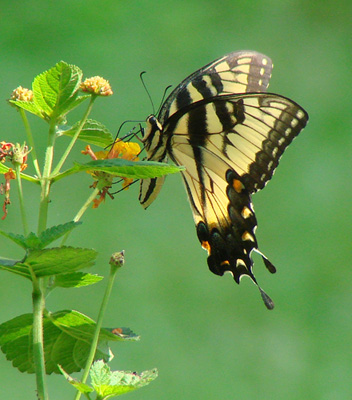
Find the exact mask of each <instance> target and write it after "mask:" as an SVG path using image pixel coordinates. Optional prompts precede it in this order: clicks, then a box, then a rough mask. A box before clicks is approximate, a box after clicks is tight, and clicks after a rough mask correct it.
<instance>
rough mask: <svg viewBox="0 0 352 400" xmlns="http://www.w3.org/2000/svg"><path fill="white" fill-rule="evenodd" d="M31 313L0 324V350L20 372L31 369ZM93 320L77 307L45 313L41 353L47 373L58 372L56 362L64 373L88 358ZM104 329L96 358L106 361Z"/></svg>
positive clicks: (108, 357) (80, 365)
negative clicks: (75, 309)
mask: <svg viewBox="0 0 352 400" xmlns="http://www.w3.org/2000/svg"><path fill="white" fill-rule="evenodd" d="M32 325H33V315H32V314H24V315H20V316H18V317H16V318H14V319H12V320H10V321H7V322H5V323H3V324H1V325H0V346H1V350H2V352H3V353H4V354H5V355H6V358H7V359H8V360H9V361H12V364H13V366H14V367H16V368H18V369H19V370H20V371H21V372H28V373H34V363H33V352H32V341H33V337H32V328H33V326H32ZM95 326H96V324H95V322H94V321H93V320H92V319H91V318H89V317H87V316H86V315H84V314H81V313H79V312H78V311H71V310H65V311H59V312H56V313H53V314H48V315H44V318H43V329H44V353H45V362H46V364H45V367H46V373H47V374H51V373H59V369H58V364H59V365H61V366H62V368H63V369H64V370H65V371H66V372H67V373H72V372H78V371H80V370H81V369H82V368H83V367H84V365H85V363H86V361H87V358H88V354H89V349H90V343H91V340H92V338H93V333H94V330H95ZM106 337H107V335H106V331H105V329H102V330H101V335H100V337H99V344H98V349H97V352H96V355H95V359H96V360H97V359H104V360H105V361H109V360H110V359H111V357H112V355H111V351H110V349H109V347H108V345H107V339H106Z"/></svg>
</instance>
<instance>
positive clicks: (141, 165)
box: [74, 158, 184, 179]
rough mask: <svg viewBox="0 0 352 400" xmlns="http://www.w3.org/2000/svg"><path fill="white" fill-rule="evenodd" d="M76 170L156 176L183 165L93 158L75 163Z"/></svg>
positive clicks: (175, 170) (134, 175)
mask: <svg viewBox="0 0 352 400" xmlns="http://www.w3.org/2000/svg"><path fill="white" fill-rule="evenodd" d="M74 169H75V172H80V171H100V172H106V173H109V174H111V175H115V176H123V177H125V178H132V179H146V178H155V177H160V176H163V175H167V174H175V173H177V172H180V171H181V170H182V169H184V168H183V167H178V166H176V165H169V164H163V163H159V162H155V161H129V160H124V159H122V158H111V159H107V160H93V161H90V162H88V163H86V164H80V163H75V167H74Z"/></svg>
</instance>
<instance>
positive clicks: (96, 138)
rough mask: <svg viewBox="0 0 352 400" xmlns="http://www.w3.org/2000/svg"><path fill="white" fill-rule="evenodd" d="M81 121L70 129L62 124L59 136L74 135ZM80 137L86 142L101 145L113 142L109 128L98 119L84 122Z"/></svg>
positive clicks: (58, 132) (104, 145)
mask: <svg viewBox="0 0 352 400" xmlns="http://www.w3.org/2000/svg"><path fill="white" fill-rule="evenodd" d="M79 124H80V123H79V122H77V123H76V124H75V125H73V126H72V127H71V128H69V129H65V126H60V128H59V130H58V131H57V134H58V135H59V136H61V135H66V136H70V137H73V136H74V134H75V133H76V132H77V129H78V127H79ZM78 139H80V140H83V141H84V142H86V143H89V144H93V145H96V146H99V147H103V148H104V147H106V146H108V145H110V144H111V143H112V142H113V137H112V134H111V132H110V131H109V130H108V128H107V127H106V126H105V125H103V124H101V123H100V122H98V121H94V120H92V119H88V120H87V121H86V123H85V124H84V126H83V128H82V130H81V132H80V134H79V137H78Z"/></svg>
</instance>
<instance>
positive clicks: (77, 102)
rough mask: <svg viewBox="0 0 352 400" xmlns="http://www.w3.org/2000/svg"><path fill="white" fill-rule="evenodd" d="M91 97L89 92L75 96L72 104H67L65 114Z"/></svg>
mask: <svg viewBox="0 0 352 400" xmlns="http://www.w3.org/2000/svg"><path fill="white" fill-rule="evenodd" d="M89 98H91V96H90V95H89V94H85V95H83V96H78V95H77V96H75V98H74V99H73V100H72V102H71V103H70V104H68V105H67V107H66V108H65V112H64V113H65V114H67V113H68V112H70V111H72V110H73V109H75V108H76V107H78V106H79V105H80V104H81V103H83V102H84V101H85V100H87V99H89Z"/></svg>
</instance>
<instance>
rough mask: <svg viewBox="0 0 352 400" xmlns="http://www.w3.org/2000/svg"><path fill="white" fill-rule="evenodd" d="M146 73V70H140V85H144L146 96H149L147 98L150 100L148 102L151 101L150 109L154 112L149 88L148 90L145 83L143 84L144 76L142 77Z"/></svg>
mask: <svg viewBox="0 0 352 400" xmlns="http://www.w3.org/2000/svg"><path fill="white" fill-rule="evenodd" d="M146 73H147V72H146V71H142V72H141V73H140V74H139V78H140V80H141V82H142V85H143V87H144V89H145V91H146V92H147V95H148V97H149V100H150V103H151V105H152V109H153V114H155V107H154V103H153V99H152V96H151V95H150V93H149V90H148V88H147V85H146V84H145V82H144V78H143V75H144V74H146Z"/></svg>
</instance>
